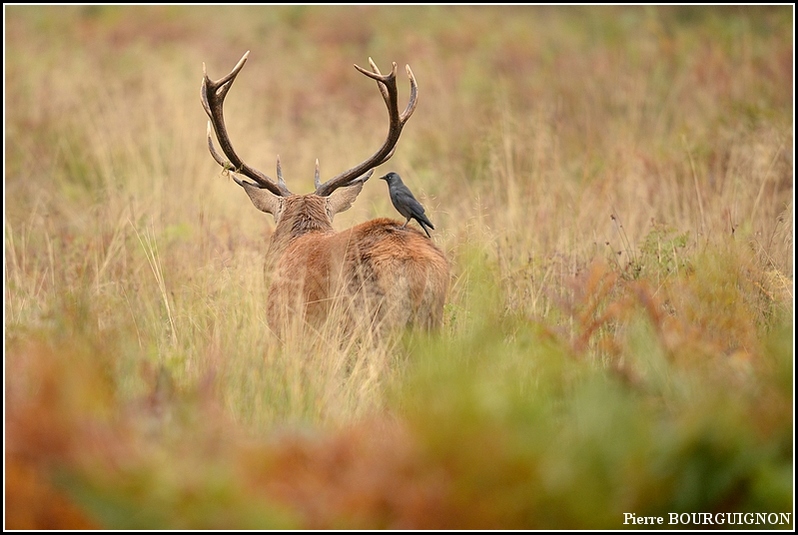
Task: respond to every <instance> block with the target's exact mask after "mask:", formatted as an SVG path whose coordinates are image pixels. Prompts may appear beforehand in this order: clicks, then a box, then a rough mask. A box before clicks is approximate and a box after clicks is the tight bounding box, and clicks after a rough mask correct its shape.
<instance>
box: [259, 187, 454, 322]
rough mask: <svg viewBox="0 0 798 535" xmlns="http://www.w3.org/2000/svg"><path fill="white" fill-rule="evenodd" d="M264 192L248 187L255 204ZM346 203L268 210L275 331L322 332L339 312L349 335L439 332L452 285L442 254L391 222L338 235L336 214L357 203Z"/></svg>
mask: <svg viewBox="0 0 798 535" xmlns="http://www.w3.org/2000/svg"><path fill="white" fill-rule="evenodd" d="M361 187H362V186H361ZM263 191H264V190H257V191H255V190H252V189H250V188H247V193H249V194H250V197H252V198H253V202H254V203H255V204H256V206H259V207H261V205H262V203H261V204H260V205H259V202H258V201H257V200H256V198H255V197H254V195H256V194H261V193H260V192H263ZM359 191H360V187H358V188H357V191H356V192H355V194H354V195H350V196H351V200H354V197H356V193H359ZM263 195H270V194H269V193H265V194H263ZM331 204H335V206H334V207H333V208H332V209H331V208H330V205H331ZM340 204H341V203H339V204H336V203H335V201H332V202H331V201H330V197H320V196H317V195H314V194H310V195H292V196H289V197H284V198H280V206H279V207H276V206H273V205H270V206H269V211H271V212H272V213H273V214H274V215H275V218H276V222H277V227H276V229H275V231H274V235H273V236H272V242H271V245H270V247H269V265H270V266H271V271H272V282H271V287H270V289H269V297H268V315H267V317H268V321H269V325H270V327H271V328H272V329H273V330H274V331H275V332H276V333H278V334H280V333H282V332H284V330H285V328H286V327H287V325H288V322H291V321H294V320H296V319H300V320H304V321H305V322H307V323H308V324H310V325H313V326H319V325H321V324H322V323H323V322H324V320H325V319H326V318H327V317H328V316H329V315H330V313H331V312H332V311H333V310H338V311H340V312H341V313H342V315H341V316H337V315H336V319H338V318H339V317H340V319H341V321H342V325H341V328H342V329H349V328H351V327H353V326H354V325H357V324H359V325H369V326H370V328H371V329H372V330H373V331H375V332H378V333H384V332H386V331H390V330H395V329H396V328H401V327H405V326H417V327H421V328H425V329H433V328H436V327H439V326H440V325H441V323H442V320H443V306H444V303H445V300H446V294H447V291H448V286H449V264H448V262H447V260H446V257H445V256H444V255H443V252H442V251H441V250H440V249H439V248H438V247H437V246H436V245H435V244H434V243H433V242H432V241H431V240H430V239H428V238H427V237H426V236H424V235H423V234H422V233H421V232H419V231H418V230H416V229H413V228H410V227H403V226H402V223H401V222H399V221H395V220H391V219H385V218H381V219H373V220H371V221H367V222H365V223H361V224H359V225H356V226H354V227H352V228H349V229H347V230H344V231H341V232H336V231H335V230H333V228H332V216H333V215H334V212H335V211H336V210H337V211H342V210H345V209H346V208H348V207H349V205H350V204H351V202H350V203H348V204H346V203H343V204H345V206H343V208H342V207H341V206H340ZM261 209H263V208H261ZM364 322H365V323H364Z"/></svg>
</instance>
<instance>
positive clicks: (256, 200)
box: [239, 181, 282, 220]
mask: <svg viewBox="0 0 798 535" xmlns="http://www.w3.org/2000/svg"><path fill="white" fill-rule="evenodd" d="M239 184H241V186H242V187H243V188H244V191H246V192H247V195H249V199H250V200H251V201H252V204H254V205H255V208H257V209H258V210H260V211H261V212H266V213H269V214H272V215H273V216H274V219H275V220H276V219H277V214H278V212H279V210H280V206H281V205H282V202H281V201H282V198H281V197H278V196H277V195H275V194H274V193H272V192H271V191H269V190H267V189H261V188H259V187H257V186H253V185H252V184H250V183H248V182H244V181H241V182H239Z"/></svg>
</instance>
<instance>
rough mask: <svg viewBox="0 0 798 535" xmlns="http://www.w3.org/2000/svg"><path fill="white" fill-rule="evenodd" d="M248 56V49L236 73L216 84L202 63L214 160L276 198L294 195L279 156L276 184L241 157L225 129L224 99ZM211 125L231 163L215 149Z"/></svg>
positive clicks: (202, 92)
mask: <svg viewBox="0 0 798 535" xmlns="http://www.w3.org/2000/svg"><path fill="white" fill-rule="evenodd" d="M247 56H249V50H247V52H246V53H245V54H244V55H243V56H242V57H241V59H240V60H239V61H238V63H237V64H236V66H235V67H233V70H232V71H231V72H230V74H228V75H227V76H225V77H224V78H221V79H219V80H217V81H215V82H213V81H211V79H210V78H208V72H207V70H206V69H205V63H203V64H202V74H203V80H202V91H201V94H200V96H201V98H202V107H203V108H205V113H207V114H208V117H209V118H210V121H209V122H208V149H209V150H210V152H211V156H213V159H214V160H216V162H217V163H218V164H219V165H221V166H222V167H224V168H225V169H231V170H232V171H234V172H236V173H240V174H242V175H244V176H246V177H249V178H251V179H252V180H254V181H255V182H256V183H257V185H258V186H259V187H261V188H263V189H267V190H269V191H271V192H272V193H274V194H275V195H278V196H281V197H287V196H289V195H291V192H290V191H288V188H287V187H286V186H285V182H283V180H282V173H281V170H280V159H279V157H278V159H277V178H278V182H277V183H276V184H275V182H274V181H273V180H272V179H271V178H269V177H268V176H266V175H264V174H263V173H261V172H260V171H258V170H257V169H254V168H252V167H250V166H249V165H247V164H246V163H245V162H244V160H242V159H241V158H239V157H238V155H237V154H236V152H235V150H234V149H233V144H232V143H231V142H230V138H229V137H228V135H227V127H225V124H224V111H223V108H224V98H225V97H226V96H227V92H228V91H230V88H231V87H232V86H233V82H234V81H235V79H236V76H238V73H239V72H241V69H242V68H243V67H244V64H245V63H246V62H247ZM211 125H213V129H214V131H215V132H216V138H217V139H218V140H219V145H221V147H222V152H224V154H225V156H227V158H228V159H227V160H225V159H224V158H222V156H221V155H220V154H219V153H218V152H216V148H215V147H214V146H213V139H212V138H211ZM236 182H238V180H236ZM239 183H240V182H239Z"/></svg>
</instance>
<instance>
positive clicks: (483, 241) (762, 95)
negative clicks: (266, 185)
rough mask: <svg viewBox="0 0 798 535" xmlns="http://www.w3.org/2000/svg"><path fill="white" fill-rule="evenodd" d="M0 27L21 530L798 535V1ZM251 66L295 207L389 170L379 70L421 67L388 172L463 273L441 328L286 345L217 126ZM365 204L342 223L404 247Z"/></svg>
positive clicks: (248, 102) (262, 162) (150, 12)
mask: <svg viewBox="0 0 798 535" xmlns="http://www.w3.org/2000/svg"><path fill="white" fill-rule="evenodd" d="M4 9H5V16H6V19H5V23H6V27H5V36H6V42H5V44H6V62H5V75H6V87H5V91H6V102H5V104H6V106H5V108H6V122H5V129H6V136H5V140H6V141H5V143H6V145H5V156H6V158H5V181H4V189H5V199H6V201H5V217H4V245H5V247H4V260H5V264H4V273H5V280H4V286H5V294H4V299H5V316H4V317H5V363H4V364H5V372H6V373H5V377H6V379H5V402H6V403H5V433H6V435H5V436H6V450H5V468H6V474H5V483H6V486H5V496H6V503H5V507H6V509H5V511H6V526H5V527H6V528H10V529H37V528H38V529H53V528H57V529H79V528H111V529H159V528H160V529H229V528H233V529H274V528H289V529H290V528H294V529H357V528H392V529H446V528H450V529H451V528H468V529H500V528H506V529H618V528H624V527H632V526H628V525H627V526H624V524H623V518H624V516H623V514H624V513H635V514H636V515H638V516H665V517H666V522H667V515H668V513H682V512H705V513H712V514H715V513H727V512H741V513H746V512H759V513H786V512H792V505H793V500H794V497H793V496H794V495H793V483H794V464H793V458H794V450H793V434H794V430H793V418H794V416H793V400H794V380H793V374H794V369H793V356H794V347H793V338H794V332H793V322H794V294H793V289H794V271H793V260H792V259H793V227H794V219H793V210H794V205H793V193H794V191H793V187H794V180H793V176H794V168H793V158H794V151H793V146H794V139H793V130H794V125H793V122H792V118H793V113H794V109H793V100H794V93H793V86H792V84H793V64H794V58H793V47H794V44H793V40H792V34H793V8H792V6H776V7H772V6H771V7H762V8H760V7H747V6H726V7H686V6H683V7H673V8H670V7H662V8H659V7H632V8H620V7H544V8H538V7H531V6H528V7H516V6H512V7H510V6H505V7H497V8H490V7H442V6H427V7H421V6H415V7H380V6H346V7H305V6H283V7H268V6H260V7H223V6H215V7H204V6H193V7H180V6H167V7H157V6H141V7H134V6H131V7H121V6H117V7H102V6H70V7H54V6H49V7H38V6H6V7H5V8H4ZM246 50H251V53H250V57H249V61H248V63H247V65H246V67H245V68H244V70H243V71H242V73H241V75H240V76H239V78H238V81H237V83H236V86H235V89H233V90H232V91H231V92H230V95H229V97H228V98H227V106H226V117H227V122H228V128H229V130H230V136H231V139H232V140H233V143H234V145H235V147H236V150H237V152H238V153H239V154H240V155H242V157H243V158H244V159H245V160H246V161H247V163H249V164H250V165H252V166H254V167H256V168H258V169H260V170H262V171H264V172H266V173H271V171H272V169H273V166H274V162H275V159H276V155H277V154H278V153H279V154H280V157H281V160H282V165H283V170H284V172H285V174H286V180H287V181H288V185H289V187H290V188H291V189H292V190H293V191H297V192H307V191H310V188H311V184H312V179H311V177H312V173H313V165H314V160H315V158H319V160H320V162H321V169H322V174H323V175H324V176H323V177H322V178H323V179H324V178H329V177H330V176H332V175H334V174H337V173H338V172H340V171H342V170H344V169H348V168H349V167H351V166H352V165H354V164H355V163H357V162H359V161H362V160H363V159H365V157H367V156H368V155H370V154H371V153H372V152H373V151H374V150H376V148H377V147H378V146H379V143H381V142H382V140H383V136H384V133H385V129H386V128H387V121H386V120H385V117H384V114H385V112H384V108H383V104H382V101H381V98H380V97H379V94H378V92H377V91H376V90H375V87H374V85H373V83H370V82H368V81H367V80H366V79H365V78H364V77H362V76H361V75H359V74H358V73H357V72H356V71H355V70H354V69H353V68H352V67H351V64H352V63H357V64H359V65H365V64H366V63H367V60H368V57H372V58H373V59H374V61H375V62H376V63H377V65H378V66H380V68H381V69H383V71H385V70H387V69H388V68H389V66H390V62H391V61H396V62H397V63H399V64H400V67H401V65H403V64H405V63H409V64H410V65H411V66H412V68H413V72H414V73H415V76H416V78H417V79H418V82H419V106H418V109H417V110H416V112H415V114H414V116H413V118H412V119H411V120H410V121H409V122H408V125H407V127H406V128H405V131H404V133H403V137H402V139H401V140H400V142H399V148H398V150H397V153H396V155H395V156H394V158H393V159H392V160H391V161H390V162H389V164H387V165H385V166H383V167H382V168H381V169H380V170H378V171H377V172H381V171H382V172H387V171H388V170H396V171H397V172H399V173H400V174H402V176H403V178H405V181H406V182H407V183H408V184H409V185H410V186H411V188H412V189H413V190H414V191H415V192H416V193H417V194H418V195H419V196H420V197H421V200H422V202H423V203H424V204H425V206H426V207H427V212H428V214H429V216H430V219H431V220H432V221H433V223H435V225H436V229H437V231H436V232H435V234H434V235H433V240H434V241H435V242H436V243H437V244H438V245H439V246H440V247H441V248H442V249H443V250H444V251H445V252H446V254H447V256H448V257H449V259H450V260H451V262H452V266H453V273H452V276H453V278H452V291H451V295H450V297H449V300H448V303H447V307H446V322H445V326H444V328H443V329H442V331H441V332H439V333H431V334H422V333H400V335H399V336H397V337H396V338H394V339H391V340H385V341H382V342H380V343H377V344H366V343H361V340H357V339H352V340H340V339H338V337H337V336H336V334H337V333H336V332H335V330H334V326H335V319H334V318H333V319H332V321H331V322H330V329H328V330H327V331H326V332H323V333H321V335H320V336H315V337H305V338H299V337H293V338H289V339H288V340H286V343H285V344H280V343H278V341H277V340H276V339H275V338H274V336H272V335H271V333H270V332H269V330H268V327H267V325H266V321H265V307H264V304H265V295H266V288H267V284H268V274H267V277H266V279H264V272H263V255H264V253H265V251H266V247H267V244H268V237H269V234H270V232H271V230H272V226H271V223H272V222H271V220H270V218H268V216H264V215H263V214H261V213H260V212H258V211H257V210H256V209H255V208H253V207H252V206H251V205H250V203H249V201H248V200H247V199H246V196H245V195H244V194H243V192H242V191H241V189H240V188H239V187H238V186H236V185H235V184H234V183H233V182H232V181H231V180H229V178H227V177H225V176H224V175H222V174H221V173H220V170H219V168H218V166H216V164H215V163H214V162H213V160H212V158H211V157H210V155H209V154H208V152H207V147H206V144H205V143H206V142H205V124H206V117H205V115H204V112H203V111H202V108H201V106H200V102H199V87H200V81H201V76H202V64H203V62H204V63H205V64H206V66H207V69H208V73H209V75H210V76H211V78H220V77H221V76H223V75H224V74H227V73H228V72H229V71H230V69H231V68H232V67H233V66H234V65H235V63H236V62H237V61H238V59H239V58H240V57H241V55H242V54H243V53H244V52H245V51H246ZM401 72H402V71H401V69H400V73H401ZM399 88H400V89H399V90H400V97H399V98H400V105H403V103H404V101H405V100H404V99H406V95H407V86H406V81H405V80H401V81H400V84H399ZM373 182H378V181H372V182H369V183H368V184H366V186H365V188H364V191H363V193H362V194H361V195H360V197H359V199H358V201H357V202H356V203H355V205H354V206H353V208H352V209H351V210H349V211H348V212H346V213H343V214H341V215H340V216H339V217H338V218H337V219H336V223H335V224H336V226H337V228H339V229H343V228H346V227H347V226H350V225H352V224H354V223H357V222H360V221H365V220H367V219H368V218H371V217H377V216H391V217H393V214H394V211H393V208H392V207H391V205H390V201H389V199H388V195H387V191H385V189H384V184H382V183H373ZM635 527H640V526H635ZM659 527H664V528H666V529H668V528H676V529H686V528H689V527H691V526H690V525H684V524H681V525H671V526H669V525H665V526H659ZM694 527H707V526H694ZM715 527H717V526H715ZM721 527H722V528H736V527H743V528H749V529H750V528H753V529H781V528H784V529H787V528H789V529H792V528H793V527H794V521H792V520H791V523H790V524H789V525H786V524H785V525H770V524H764V525H763V524H754V525H743V526H721Z"/></svg>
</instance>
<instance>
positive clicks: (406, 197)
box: [380, 173, 435, 238]
mask: <svg viewBox="0 0 798 535" xmlns="http://www.w3.org/2000/svg"><path fill="white" fill-rule="evenodd" d="M380 180H384V181H386V182H387V183H388V193H389V194H390V195H391V202H392V203H393V206H394V208H396V210H397V211H398V212H399V213H400V214H402V215H403V216H405V217H406V218H407V221H405V224H404V225H402V228H404V227H406V226H407V224H408V223H410V220H411V219H415V220H416V221H418V224H419V225H421V228H422V229H424V232H426V233H427V237H428V238H432V236H430V234H429V231H428V230H427V227H429V228H431V229H432V230H435V227H434V226H433V225H432V223H430V220H429V219H427V216H425V215H424V207H423V206H421V203H420V202H418V201H417V200H416V198H415V197H414V196H413V193H412V192H411V191H410V190H409V189H408V188H407V186H405V184H404V182H402V178H401V177H400V176H399V175H398V174H396V173H388V174H387V175H385V176H381V177H380Z"/></svg>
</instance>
